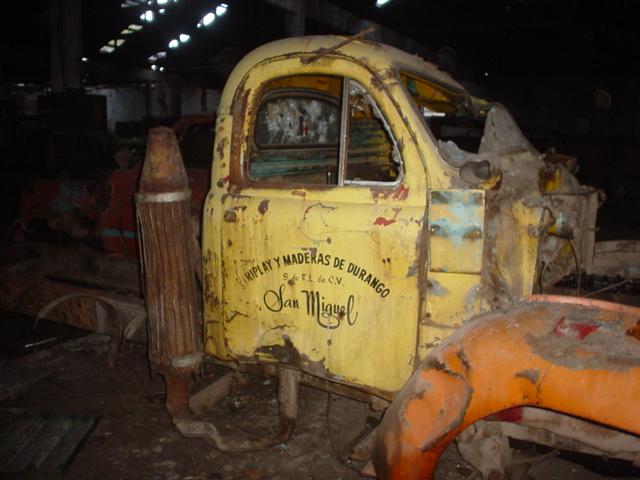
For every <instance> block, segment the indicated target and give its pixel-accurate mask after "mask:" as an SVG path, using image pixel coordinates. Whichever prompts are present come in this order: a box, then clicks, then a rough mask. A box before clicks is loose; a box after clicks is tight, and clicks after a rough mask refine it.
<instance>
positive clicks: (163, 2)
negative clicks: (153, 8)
mask: <svg viewBox="0 0 640 480" xmlns="http://www.w3.org/2000/svg"><path fill="white" fill-rule="evenodd" d="M167 3H169V0H158V5H166V4H167Z"/></svg>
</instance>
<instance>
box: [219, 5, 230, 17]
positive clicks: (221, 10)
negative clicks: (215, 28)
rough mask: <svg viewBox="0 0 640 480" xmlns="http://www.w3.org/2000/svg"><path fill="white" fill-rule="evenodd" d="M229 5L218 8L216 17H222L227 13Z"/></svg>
mask: <svg viewBox="0 0 640 480" xmlns="http://www.w3.org/2000/svg"><path fill="white" fill-rule="evenodd" d="M227 8H228V5H227V4H226V3H221V4H220V5H218V6H217V7H216V15H217V16H219V17H221V16H222V15H224V14H225V13H226V12H227Z"/></svg>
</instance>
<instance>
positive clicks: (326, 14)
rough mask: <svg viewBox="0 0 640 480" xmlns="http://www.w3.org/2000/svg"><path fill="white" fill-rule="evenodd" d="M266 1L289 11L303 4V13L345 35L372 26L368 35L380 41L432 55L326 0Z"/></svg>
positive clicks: (428, 51)
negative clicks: (373, 29) (372, 29)
mask: <svg viewBox="0 0 640 480" xmlns="http://www.w3.org/2000/svg"><path fill="white" fill-rule="evenodd" d="M264 1H265V2H267V3H269V4H271V5H274V6H276V7H279V8H282V9H283V10H286V11H287V12H289V13H293V14H294V15H295V14H298V15H299V12H300V8H301V7H300V5H301V4H302V5H304V10H303V11H304V14H305V15H306V16H307V17H309V18H311V19H313V20H314V21H316V22H318V23H323V24H325V25H329V26H330V27H333V28H334V29H336V30H339V31H341V32H344V33H346V34H350V35H351V34H354V33H358V32H361V31H362V30H366V29H367V28H369V27H375V31H374V32H373V33H371V34H368V35H367V37H368V38H370V39H372V40H376V41H379V42H382V43H386V44H389V45H392V46H394V47H398V48H401V49H402V50H405V51H407V52H410V53H417V54H420V55H422V56H423V57H424V58H429V57H431V50H430V49H429V47H427V46H426V45H424V44H422V43H420V42H417V41H415V40H413V39H412V38H409V37H407V36H405V35H402V34H401V33H398V32H396V31H395V30H392V29H390V28H387V27H385V26H383V25H380V24H379V23H375V22H372V21H369V20H366V19H363V18H360V17H358V16H357V15H355V14H353V13H351V12H350V11H348V10H345V9H343V8H341V7H338V6H336V5H334V4H333V3H331V2H328V1H327V0H264Z"/></svg>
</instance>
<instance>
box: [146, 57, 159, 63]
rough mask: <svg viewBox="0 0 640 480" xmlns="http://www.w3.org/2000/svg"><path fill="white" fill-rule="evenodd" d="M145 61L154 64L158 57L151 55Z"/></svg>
mask: <svg viewBox="0 0 640 480" xmlns="http://www.w3.org/2000/svg"><path fill="white" fill-rule="evenodd" d="M147 60H149V62H151V63H155V62H157V61H158V56H157V55H151V56H150V57H149V58H148V59H147Z"/></svg>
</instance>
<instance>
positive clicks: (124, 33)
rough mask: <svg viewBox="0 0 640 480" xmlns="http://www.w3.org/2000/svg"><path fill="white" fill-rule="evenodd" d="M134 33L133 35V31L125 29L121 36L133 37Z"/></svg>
mask: <svg viewBox="0 0 640 480" xmlns="http://www.w3.org/2000/svg"><path fill="white" fill-rule="evenodd" d="M132 33H133V30H129V29H128V28H125V29H124V30H122V31H121V32H120V35H131V34H132Z"/></svg>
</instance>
